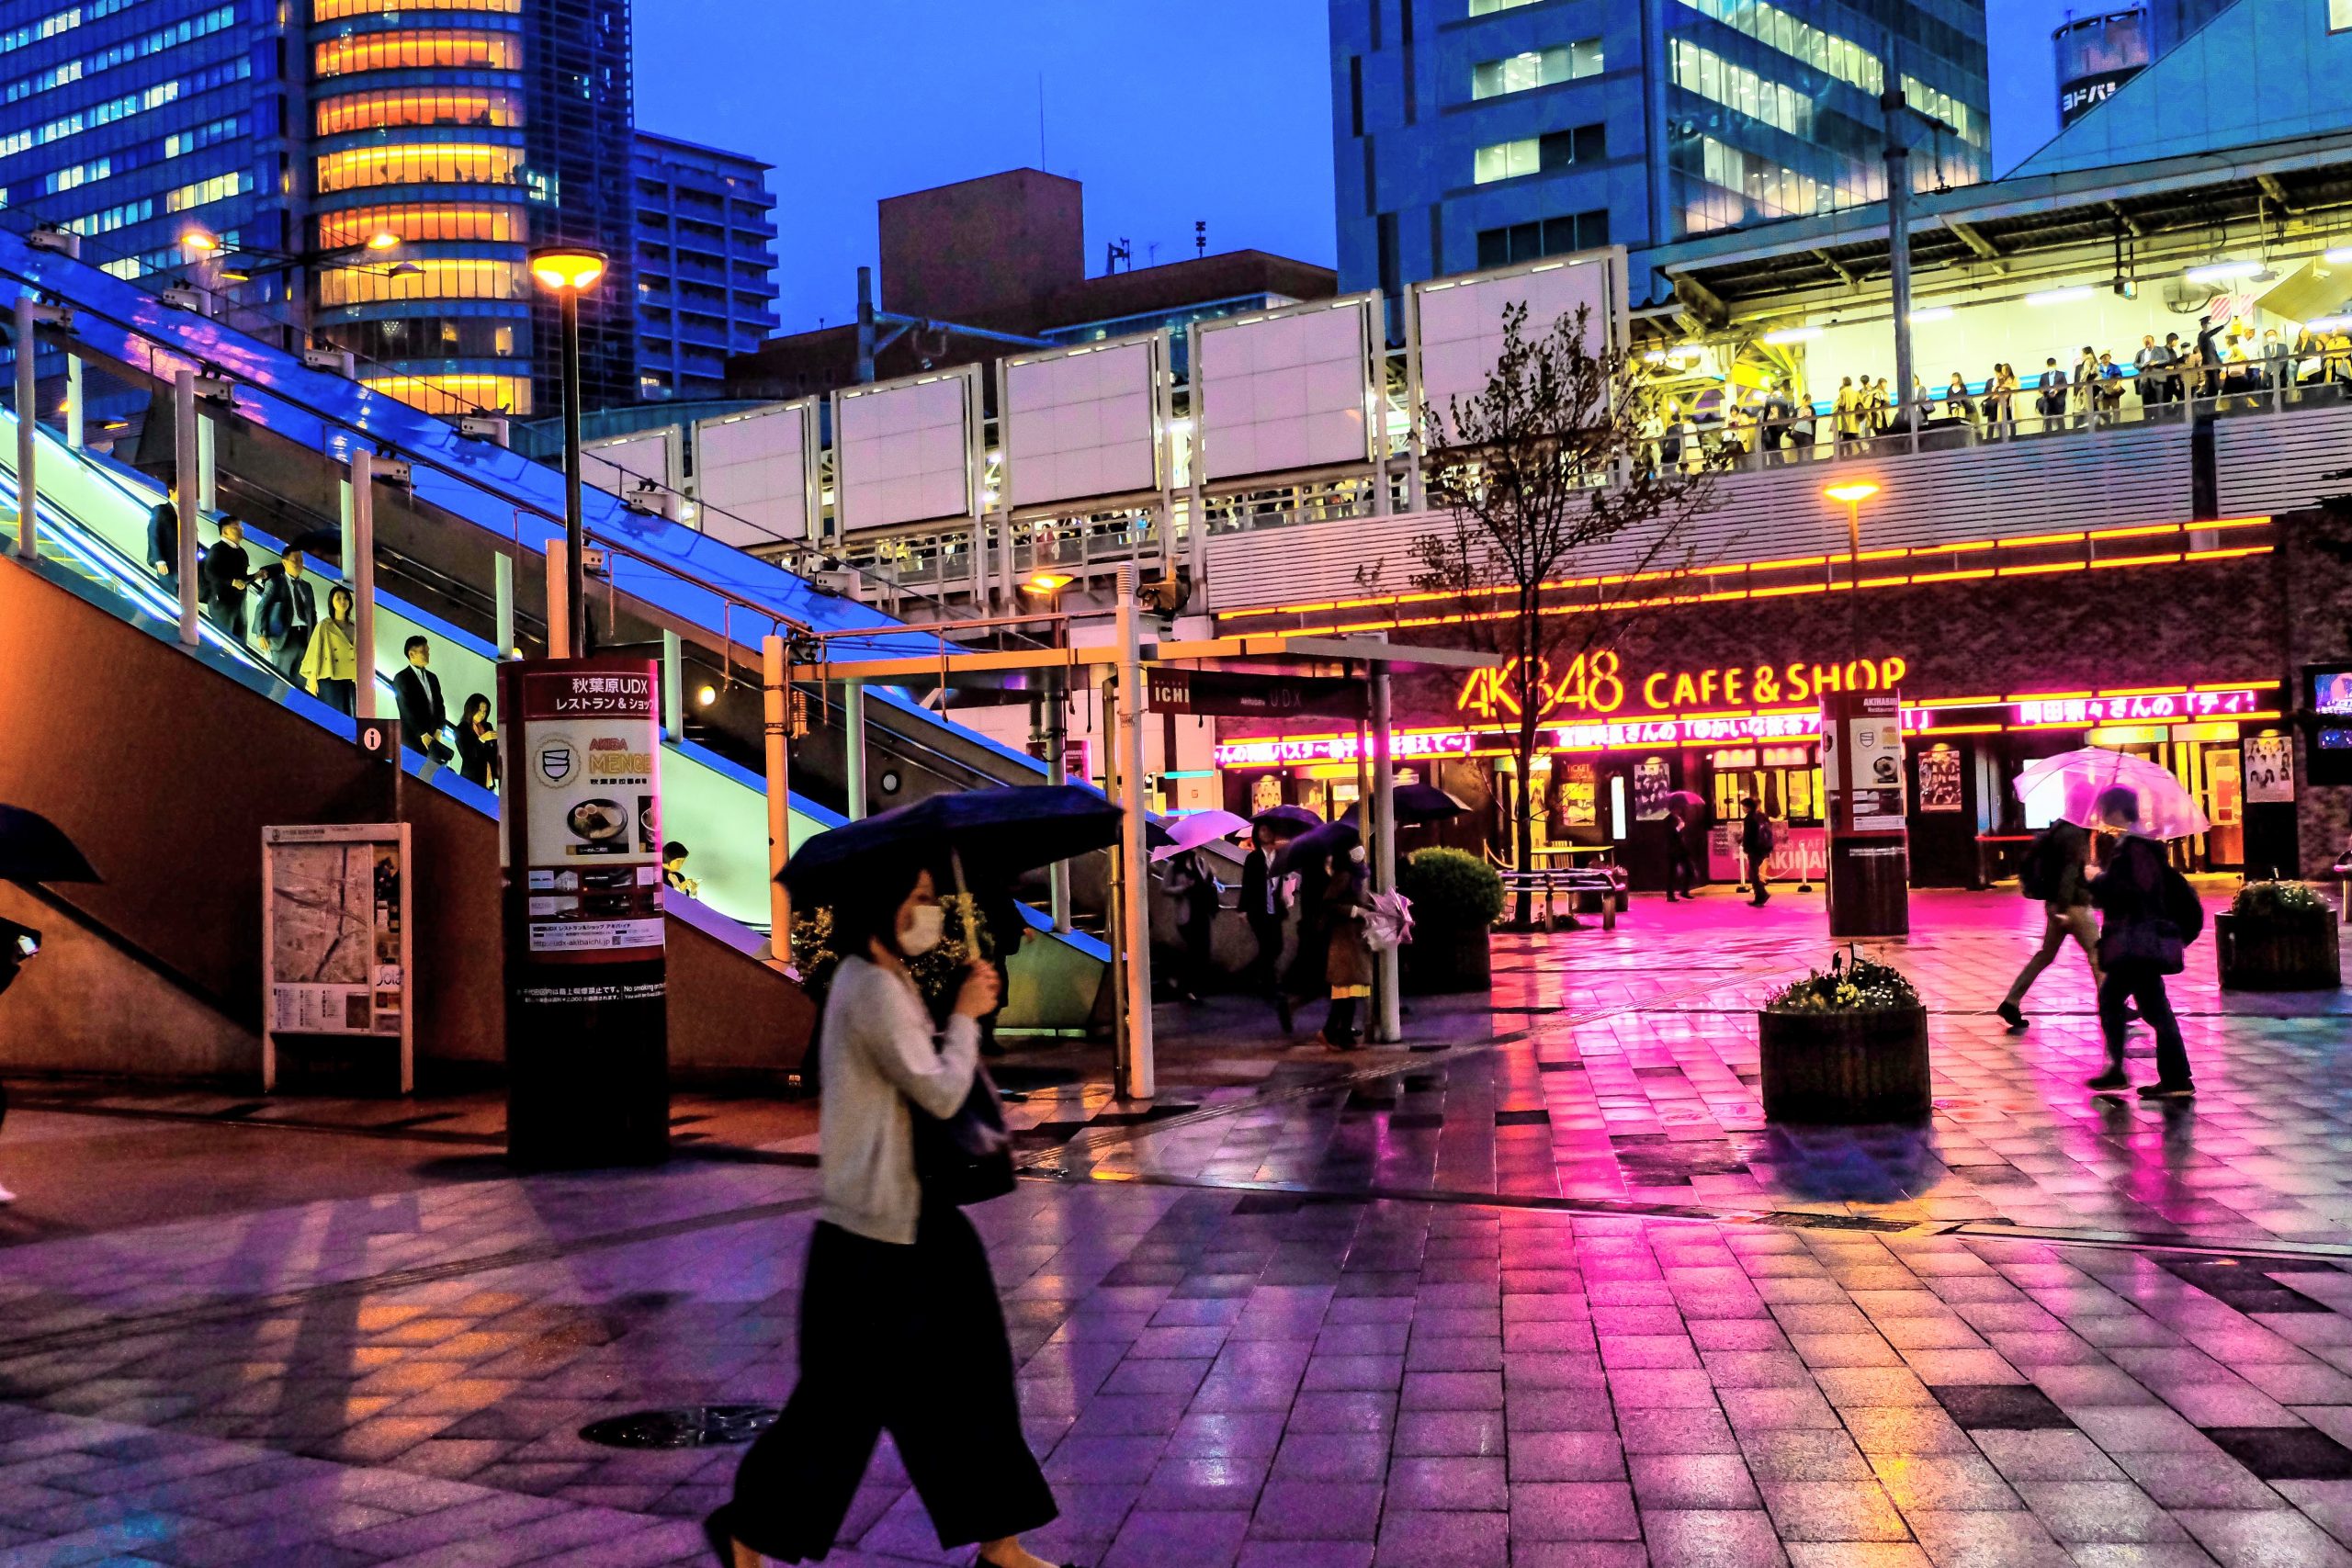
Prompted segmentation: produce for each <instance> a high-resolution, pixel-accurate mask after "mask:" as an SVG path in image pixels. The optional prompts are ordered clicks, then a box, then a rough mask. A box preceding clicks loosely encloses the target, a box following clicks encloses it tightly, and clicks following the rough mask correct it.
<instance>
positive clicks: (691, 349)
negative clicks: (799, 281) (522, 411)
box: [637, 130, 776, 398]
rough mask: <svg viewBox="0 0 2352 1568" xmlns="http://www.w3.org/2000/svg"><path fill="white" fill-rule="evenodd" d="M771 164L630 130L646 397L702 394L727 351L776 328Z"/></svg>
mask: <svg viewBox="0 0 2352 1568" xmlns="http://www.w3.org/2000/svg"><path fill="white" fill-rule="evenodd" d="M774 166H775V165H774V164H763V163H761V162H760V161H759V160H758V159H756V158H747V157H745V156H743V155H742V154H741V153H739V152H721V151H719V150H718V148H715V147H703V146H698V145H696V144H695V143H694V142H692V141H679V140H677V139H676V138H675V137H670V136H657V135H655V134H654V133H652V132H651V131H650V130H639V132H638V133H637V376H638V388H639V395H640V396H643V397H646V398H677V397H701V396H707V395H710V394H712V393H715V392H717V391H718V390H719V389H721V388H722V387H723V386H724V384H725V382H726V379H727V356H728V355H731V354H746V353H749V352H751V351H752V349H755V348H757V347H759V346H760V344H762V343H763V342H764V341H765V340H766V338H767V335H768V334H769V333H772V332H774V331H775V327H776V316H775V300H776V286H775V248H774V247H775V218H774V217H773V216H772V214H773V213H774V212H775V196H774V195H773V194H772V193H771V192H770V191H769V190H768V185H767V177H768V171H769V170H770V169H771V168H773V167H774Z"/></svg>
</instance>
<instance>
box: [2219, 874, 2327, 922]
mask: <svg viewBox="0 0 2352 1568" xmlns="http://www.w3.org/2000/svg"><path fill="white" fill-rule="evenodd" d="M2230 913H2231V914H2233V915H2235V916H2236V917H2238V918H2239V919H2248V920H2311V919H2323V918H2324V917H2325V916H2327V915H2328V914H2330V913H2332V911H2331V910H2330V909H2329V908H2328V907H2327V902H2326V900H2324V899H2323V898H2322V897H2320V896H2319V895H2318V894H2316V893H2314V892H2312V890H2311V889H2310V888H2309V887H2307V886H2304V885H2303V884H2301V883H2300V882H2249V883H2247V884H2246V885H2245V886H2243V887H2241V888H2239V889H2238V896H2237V897H2235V898H2233V899H2232V900H2231V901H2230Z"/></svg>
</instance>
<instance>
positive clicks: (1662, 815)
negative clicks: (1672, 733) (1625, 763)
mask: <svg viewBox="0 0 2352 1568" xmlns="http://www.w3.org/2000/svg"><path fill="white" fill-rule="evenodd" d="M1673 787H1674V774H1673V773H1672V771H1671V770H1669V769H1668V767H1667V763H1666V759H1665V758H1663V757H1644V758H1643V759H1642V760H1641V761H1638V762H1635V763H1634V821H1636V822H1663V821H1665V820H1666V816H1667V811H1666V797H1667V795H1668V792H1669V791H1670V790H1671V789H1672V788H1673Z"/></svg>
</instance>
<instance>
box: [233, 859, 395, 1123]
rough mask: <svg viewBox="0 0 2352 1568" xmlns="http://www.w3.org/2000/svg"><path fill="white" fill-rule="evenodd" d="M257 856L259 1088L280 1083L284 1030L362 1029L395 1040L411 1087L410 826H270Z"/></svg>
mask: <svg viewBox="0 0 2352 1568" xmlns="http://www.w3.org/2000/svg"><path fill="white" fill-rule="evenodd" d="M261 862H262V922H263V930H262V1049H261V1078H262V1092H264V1093H265V1094H266V1093H268V1092H270V1091H271V1090H273V1089H276V1088H277V1052H278V1038H279V1036H281V1035H345V1036H350V1035H363V1036H368V1037H370V1038H373V1039H379V1040H384V1041H388V1042H391V1043H396V1044H397V1045H398V1046H399V1049H400V1084H401V1093H402V1094H407V1093H410V1092H411V1091H412V1090H413V1089H414V1088H415V1087H416V1071H415V1024H414V1018H415V1009H414V1007H413V1005H412V1003H413V998H412V996H411V994H410V988H411V986H412V983H413V976H414V969H413V964H412V963H411V953H412V943H411V932H410V921H409V878H408V866H409V829H408V824H406V823H404V822H379V823H317V824H304V825H298V826H289V827H283V828H265V829H262V835H261Z"/></svg>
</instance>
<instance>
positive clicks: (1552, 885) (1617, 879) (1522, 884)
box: [1502, 865, 1625, 931]
mask: <svg viewBox="0 0 2352 1568" xmlns="http://www.w3.org/2000/svg"><path fill="white" fill-rule="evenodd" d="M1502 878H1503V894H1504V896H1505V897H1507V898H1510V899H1513V900H1516V899H1517V898H1518V897H1519V896H1520V895H1521V893H1531V894H1532V893H1540V894H1542V895H1543V896H1544V930H1546V931H1556V930H1558V929H1559V910H1558V907H1557V904H1556V902H1555V900H1556V899H1557V898H1558V897H1559V896H1560V895H1562V894H1566V895H1567V896H1568V898H1569V899H1570V905H1569V911H1570V919H1574V911H1575V906H1576V903H1577V902H1579V901H1581V900H1582V899H1584V898H1587V897H1597V898H1598V899H1599V900H1600V926H1601V929H1602V930H1603V931H1615V930H1616V929H1617V907H1618V905H1619V904H1620V903H1621V902H1623V898H1624V894H1625V873H1624V871H1623V868H1622V867H1619V866H1613V865H1595V866H1555V867H1547V868H1545V869H1544V870H1542V871H1506V872H1504V873H1503V874H1502Z"/></svg>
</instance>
